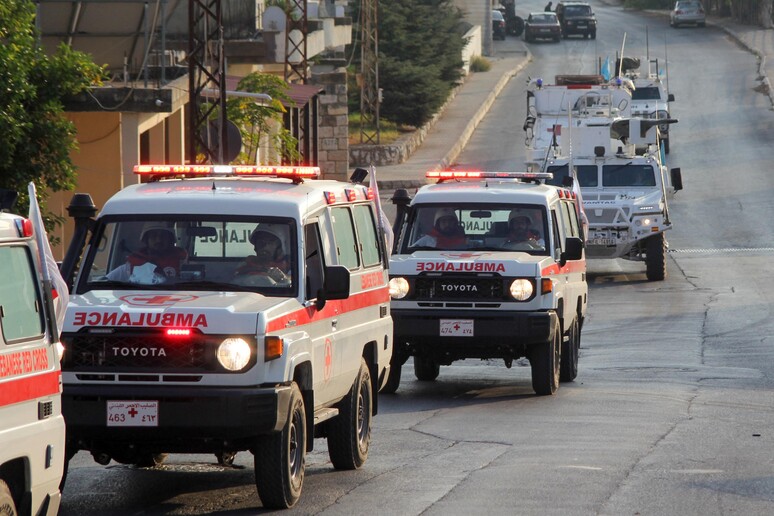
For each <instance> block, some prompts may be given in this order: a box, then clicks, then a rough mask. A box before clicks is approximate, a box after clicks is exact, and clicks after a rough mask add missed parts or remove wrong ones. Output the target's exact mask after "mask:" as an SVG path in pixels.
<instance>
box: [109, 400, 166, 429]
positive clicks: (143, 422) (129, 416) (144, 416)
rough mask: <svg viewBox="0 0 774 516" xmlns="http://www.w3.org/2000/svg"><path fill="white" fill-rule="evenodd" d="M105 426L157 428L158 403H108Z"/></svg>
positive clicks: (129, 401) (128, 401)
mask: <svg viewBox="0 0 774 516" xmlns="http://www.w3.org/2000/svg"><path fill="white" fill-rule="evenodd" d="M107 426H159V402H158V401H131V400H127V401H108V402H107Z"/></svg>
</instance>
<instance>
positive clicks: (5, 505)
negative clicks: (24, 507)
mask: <svg viewBox="0 0 774 516" xmlns="http://www.w3.org/2000/svg"><path fill="white" fill-rule="evenodd" d="M18 514H19V511H17V510H16V502H14V501H13V496H11V490H10V488H9V487H8V484H6V483H5V480H0V515H1V516H17V515H18Z"/></svg>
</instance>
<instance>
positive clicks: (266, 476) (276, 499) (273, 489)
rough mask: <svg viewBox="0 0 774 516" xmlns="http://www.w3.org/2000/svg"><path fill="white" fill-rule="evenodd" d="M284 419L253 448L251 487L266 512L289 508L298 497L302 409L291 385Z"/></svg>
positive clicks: (302, 462) (301, 471)
mask: <svg viewBox="0 0 774 516" xmlns="http://www.w3.org/2000/svg"><path fill="white" fill-rule="evenodd" d="M290 389H291V390H290V402H289V403H288V419H287V421H285V426H284V427H283V428H282V430H281V431H280V432H275V433H273V434H271V435H268V436H264V437H260V438H259V439H258V441H257V442H256V445H255V457H254V464H255V486H256V488H257V489H258V496H259V497H260V498H261V502H262V503H263V506H264V507H265V508H267V509H287V508H289V507H293V505H295V503H296V502H297V501H298V499H299V498H300V497H301V487H302V486H303V484H304V471H305V465H306V464H305V462H306V409H305V408H304V399H303V397H302V396H301V391H300V390H299V389H298V385H296V383H295V382H293V383H292V384H291V387H290Z"/></svg>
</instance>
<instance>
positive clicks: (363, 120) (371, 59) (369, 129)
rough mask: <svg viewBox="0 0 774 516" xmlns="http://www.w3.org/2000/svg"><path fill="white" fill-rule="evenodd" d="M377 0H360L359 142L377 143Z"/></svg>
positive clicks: (379, 99)
mask: <svg viewBox="0 0 774 516" xmlns="http://www.w3.org/2000/svg"><path fill="white" fill-rule="evenodd" d="M378 11H379V2H378V0H361V2H360V35H361V39H360V41H361V52H360V78H361V83H360V143H371V144H376V145H378V144H379V136H380V134H379V133H380V131H379V103H380V102H381V94H380V91H381V90H380V89H379V31H378Z"/></svg>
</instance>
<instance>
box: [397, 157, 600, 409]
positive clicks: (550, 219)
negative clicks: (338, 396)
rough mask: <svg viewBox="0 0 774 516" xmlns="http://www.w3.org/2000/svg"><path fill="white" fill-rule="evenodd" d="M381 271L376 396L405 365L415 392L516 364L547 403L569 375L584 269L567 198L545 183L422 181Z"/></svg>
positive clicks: (444, 176)
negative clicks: (387, 345) (385, 289)
mask: <svg viewBox="0 0 774 516" xmlns="http://www.w3.org/2000/svg"><path fill="white" fill-rule="evenodd" d="M428 178H430V179H436V180H438V183H437V184H432V185H427V186H423V187H422V188H420V189H419V191H418V192H417V194H416V196H415V197H414V199H413V200H412V201H411V204H410V206H409V207H408V211H407V212H406V214H405V217H404V215H403V214H402V213H401V211H399V214H398V220H399V221H402V222H403V223H402V228H401V230H400V239H399V241H398V244H397V250H396V252H395V253H393V255H392V257H391V259H390V277H391V279H390V294H391V296H392V317H393V320H394V322H395V350H394V354H393V360H392V369H391V374H390V379H389V381H388V383H387V386H386V387H385V391H394V390H396V389H397V388H398V385H399V382H400V370H401V366H402V365H403V364H404V363H405V361H406V360H407V359H408V358H409V357H411V356H413V357H414V373H415V375H416V377H417V379H419V380H424V381H428V380H430V381H432V380H435V378H436V377H437V376H438V374H439V370H440V367H439V366H441V365H450V364H451V363H452V362H454V361H456V360H462V359H466V358H477V359H502V360H504V361H505V364H506V366H508V367H510V366H511V365H512V363H513V361H514V360H516V359H518V358H521V357H527V358H529V362H530V365H531V369H532V387H533V389H534V390H535V392H536V393H538V394H543V395H545V394H548V395H550V394H553V393H554V392H555V391H556V389H557V388H558V386H559V381H560V380H561V381H571V380H573V379H574V378H575V377H576V375H577V373H578V354H579V348H580V334H581V328H582V327H583V321H584V318H585V316H586V305H587V292H588V288H587V285H586V261H585V257H584V251H583V234H582V227H581V224H580V223H579V217H578V216H579V206H578V199H577V198H576V196H575V194H574V193H573V192H572V191H571V190H570V189H568V188H562V187H555V186H550V185H546V184H543V182H544V181H545V180H546V179H549V178H551V174H540V173H507V172H476V171H473V172H467V171H441V172H429V173H428Z"/></svg>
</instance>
